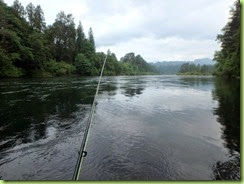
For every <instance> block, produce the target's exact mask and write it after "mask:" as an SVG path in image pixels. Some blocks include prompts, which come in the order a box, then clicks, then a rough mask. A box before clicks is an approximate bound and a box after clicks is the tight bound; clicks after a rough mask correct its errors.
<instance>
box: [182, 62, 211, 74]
mask: <svg viewBox="0 0 244 184" xmlns="http://www.w3.org/2000/svg"><path fill="white" fill-rule="evenodd" d="M214 69H215V67H214V65H202V66H200V64H198V65H196V64H194V63H184V64H183V65H181V67H180V70H179V72H178V74H179V75H212V74H213V72H214Z"/></svg>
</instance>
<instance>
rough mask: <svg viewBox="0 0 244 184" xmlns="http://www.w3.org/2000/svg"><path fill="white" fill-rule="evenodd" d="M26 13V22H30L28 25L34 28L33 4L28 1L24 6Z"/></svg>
mask: <svg viewBox="0 0 244 184" xmlns="http://www.w3.org/2000/svg"><path fill="white" fill-rule="evenodd" d="M26 14H27V18H28V22H29V24H30V26H31V27H32V28H34V24H35V21H34V20H35V15H34V14H35V6H34V5H33V4H32V3H29V4H28V5H27V6H26Z"/></svg>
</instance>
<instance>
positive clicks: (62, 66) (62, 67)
mask: <svg viewBox="0 0 244 184" xmlns="http://www.w3.org/2000/svg"><path fill="white" fill-rule="evenodd" d="M44 69H45V71H47V72H50V73H51V74H52V75H54V76H61V75H70V74H72V73H73V72H74V71H75V67H74V66H73V65H70V64H68V63H65V62H64V61H61V62H56V61H55V60H49V61H48V62H46V64H45V68H44Z"/></svg>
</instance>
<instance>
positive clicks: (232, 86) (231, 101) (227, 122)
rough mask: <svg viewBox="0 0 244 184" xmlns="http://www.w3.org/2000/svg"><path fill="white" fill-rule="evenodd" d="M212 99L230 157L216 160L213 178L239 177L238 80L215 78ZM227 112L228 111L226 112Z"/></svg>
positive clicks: (232, 178) (235, 178)
mask: <svg viewBox="0 0 244 184" xmlns="http://www.w3.org/2000/svg"><path fill="white" fill-rule="evenodd" d="M213 99H214V100H217V101H218V107H217V108H215V109H214V110H213V114H214V115H216V116H217V121H218V122H219V123H220V124H221V125H222V128H221V130H222V136H221V138H222V139H223V140H224V142H225V143H224V146H225V147H226V148H227V149H228V151H229V157H230V159H229V160H227V161H225V162H221V161H218V162H216V164H215V165H214V166H213V174H214V179H216V180H239V179H240V81H239V80H236V79H233V80H223V79H218V78H217V79H216V83H215V90H214V91H213ZM226 112H228V113H226Z"/></svg>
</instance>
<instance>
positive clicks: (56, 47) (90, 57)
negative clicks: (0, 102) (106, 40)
mask: <svg viewBox="0 0 244 184" xmlns="http://www.w3.org/2000/svg"><path fill="white" fill-rule="evenodd" d="M104 58H105V53H103V52H96V46H95V40H94V35H93V30H92V28H90V29H89V32H88V36H87V37H86V35H85V33H84V30H83V26H82V24H81V22H79V24H78V26H77V27H76V25H75V22H74V17H73V15H72V14H66V13H65V12H63V11H61V12H59V13H58V14H57V16H56V19H55V22H54V23H53V24H52V25H47V24H46V22H45V17H44V12H43V10H42V8H41V6H40V5H37V6H35V5H33V4H32V3H29V4H28V5H27V6H26V7H25V8H24V7H23V6H22V5H21V3H20V2H19V1H18V0H15V1H14V3H13V5H12V6H7V5H6V4H5V3H4V2H3V0H0V61H1V62H0V77H1V78H6V77H21V76H60V75H68V74H79V75H86V76H89V75H98V74H99V71H100V68H101V66H102V62H103V60H104ZM148 73H155V69H154V67H152V66H150V65H149V64H148V63H147V62H146V61H145V60H144V59H143V58H142V57H141V56H140V55H138V56H135V54H134V53H128V54H127V55H125V56H124V57H123V58H121V60H120V61H119V60H118V59H117V58H116V55H115V54H114V53H109V55H108V58H107V64H106V67H105V71H104V74H105V75H137V74H148Z"/></svg>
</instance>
